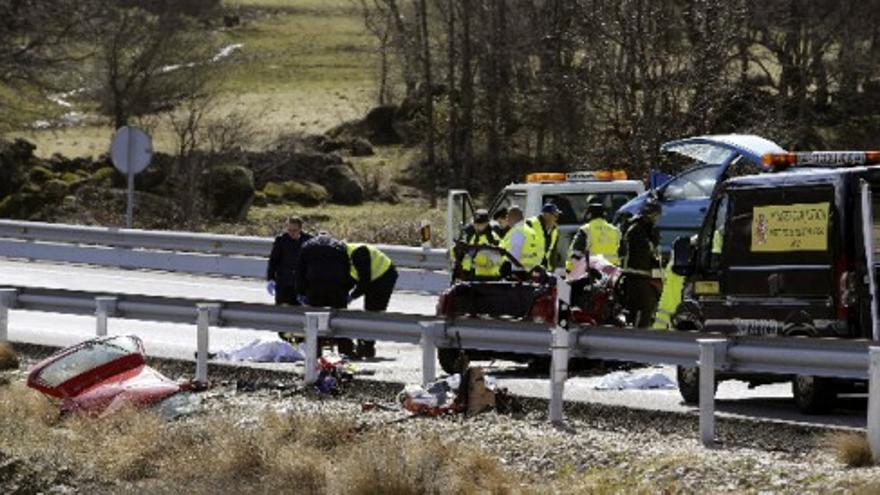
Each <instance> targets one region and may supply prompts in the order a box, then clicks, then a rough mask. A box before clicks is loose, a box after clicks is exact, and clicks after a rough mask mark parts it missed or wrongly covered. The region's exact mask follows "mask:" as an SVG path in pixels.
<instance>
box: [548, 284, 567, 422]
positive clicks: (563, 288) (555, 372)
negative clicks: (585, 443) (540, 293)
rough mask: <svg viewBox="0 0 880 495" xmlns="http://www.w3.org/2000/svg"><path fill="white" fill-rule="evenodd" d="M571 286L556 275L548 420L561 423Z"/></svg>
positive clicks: (565, 377) (565, 376)
mask: <svg viewBox="0 0 880 495" xmlns="http://www.w3.org/2000/svg"><path fill="white" fill-rule="evenodd" d="M570 301H571V286H570V285H569V284H568V282H566V281H565V280H564V279H563V278H562V277H560V276H558V275H557V276H556V326H555V327H554V328H553V337H552V339H553V340H552V343H551V344H550V360H551V361H550V411H549V414H550V421H551V422H553V423H556V424H559V423H562V421H563V416H562V403H563V396H564V395H565V380H566V379H567V378H568V354H569V346H570V342H569V341H570V339H569V331H568V325H569V316H570V311H569V303H570Z"/></svg>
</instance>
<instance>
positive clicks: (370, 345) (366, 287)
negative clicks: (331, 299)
mask: <svg viewBox="0 0 880 495" xmlns="http://www.w3.org/2000/svg"><path fill="white" fill-rule="evenodd" d="M345 248H346V252H348V259H349V262H350V265H351V278H352V279H353V280H354V282H355V286H354V289H353V290H352V291H351V294H349V296H348V302H351V301H353V300H355V299H357V298H358V297H360V296H361V295H363V296H364V309H365V310H367V311H385V310H386V309H388V302H389V301H390V300H391V293H392V292H393V291H394V284H395V283H397V269H396V268H395V267H394V263H392V262H391V258H389V257H388V255H386V254H385V253H383V252H382V251H379V250H378V249H376V248H375V247H373V246H370V245H368V244H355V243H347V244H346V246H345ZM357 354H358V355H359V356H361V357H366V358H371V357H375V356H376V342H374V341H372V340H360V341H358V349H357Z"/></svg>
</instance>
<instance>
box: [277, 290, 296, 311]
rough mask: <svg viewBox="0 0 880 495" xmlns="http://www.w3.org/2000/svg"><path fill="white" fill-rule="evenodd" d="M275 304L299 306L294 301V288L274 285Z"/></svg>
mask: <svg viewBox="0 0 880 495" xmlns="http://www.w3.org/2000/svg"><path fill="white" fill-rule="evenodd" d="M275 304H278V305H281V304H287V305H288V306H299V301H297V300H296V288H295V287H294V286H292V285H276V286H275Z"/></svg>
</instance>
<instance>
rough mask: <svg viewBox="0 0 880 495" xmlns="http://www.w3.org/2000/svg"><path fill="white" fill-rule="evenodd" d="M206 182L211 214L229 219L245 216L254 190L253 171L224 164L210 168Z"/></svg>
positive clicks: (243, 217)
mask: <svg viewBox="0 0 880 495" xmlns="http://www.w3.org/2000/svg"><path fill="white" fill-rule="evenodd" d="M207 183H208V189H207V191H208V199H209V201H210V202H211V206H210V211H211V215H213V216H214V217H218V218H222V219H224V220H231V221H240V220H244V219H245V218H246V217H247V211H248V208H250V206H251V202H252V201H253V198H254V192H255V189H254V177H253V172H251V171H250V170H248V169H247V168H245V167H241V166H229V165H224V166H220V167H216V168H213V169H211V170H210V172H209V174H208V181H207Z"/></svg>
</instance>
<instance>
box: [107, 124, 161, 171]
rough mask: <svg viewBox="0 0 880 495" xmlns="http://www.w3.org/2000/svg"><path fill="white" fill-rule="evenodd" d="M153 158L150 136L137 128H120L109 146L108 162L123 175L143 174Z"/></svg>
mask: <svg viewBox="0 0 880 495" xmlns="http://www.w3.org/2000/svg"><path fill="white" fill-rule="evenodd" d="M151 158H153V143H152V142H151V141H150V136H148V135H147V133H146V132H144V131H143V130H142V129H140V128H138V127H132V126H125V127H120V128H119V130H117V131H116V134H114V135H113V142H112V143H111V144H110V160H112V161H113V166H114V167H116V169H117V170H119V171H120V172H122V173H123V174H128V173H129V172H130V173H132V174H138V173H140V172H143V170H144V169H145V168H147V165H149V164H150V159H151Z"/></svg>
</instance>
